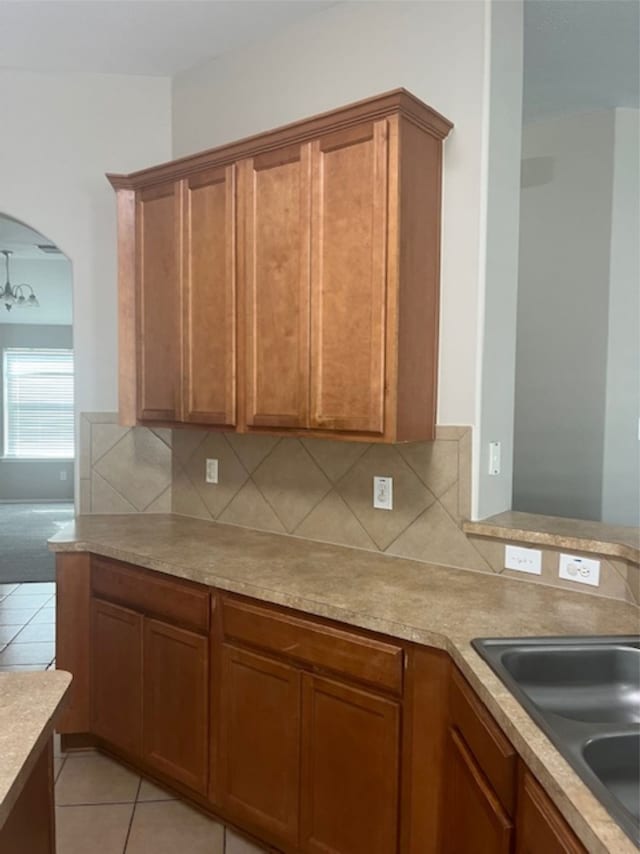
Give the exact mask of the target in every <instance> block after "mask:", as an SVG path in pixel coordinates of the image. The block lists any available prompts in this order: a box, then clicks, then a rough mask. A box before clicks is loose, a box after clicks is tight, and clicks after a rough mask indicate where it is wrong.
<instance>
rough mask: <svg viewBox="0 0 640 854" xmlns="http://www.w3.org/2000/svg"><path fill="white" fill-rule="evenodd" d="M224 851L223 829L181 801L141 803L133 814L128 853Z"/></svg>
mask: <svg viewBox="0 0 640 854" xmlns="http://www.w3.org/2000/svg"><path fill="white" fill-rule="evenodd" d="M150 852H153V854H176V852H185V854H186V852H189V854H223V852H224V828H223V826H222V825H221V824H219V823H218V822H216V821H214V820H213V819H210V818H207V816H205V815H202V813H199V812H196V810H194V809H192V808H191V807H189V806H187V805H186V804H184V803H182V802H181V801H163V802H161V803H153V802H152V803H139V804H136V809H135V812H134V814H133V821H132V823H131V831H130V833H129V841H128V842H127V854H150Z"/></svg>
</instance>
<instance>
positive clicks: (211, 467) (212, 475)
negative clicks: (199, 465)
mask: <svg viewBox="0 0 640 854" xmlns="http://www.w3.org/2000/svg"><path fill="white" fill-rule="evenodd" d="M204 479H205V480H206V482H207V483H217V482H218V461H217V460H207V467H206V469H205V475H204Z"/></svg>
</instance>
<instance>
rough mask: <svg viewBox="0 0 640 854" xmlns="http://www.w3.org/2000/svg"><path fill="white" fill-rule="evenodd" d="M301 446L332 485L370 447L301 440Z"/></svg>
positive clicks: (356, 444)
mask: <svg viewBox="0 0 640 854" xmlns="http://www.w3.org/2000/svg"><path fill="white" fill-rule="evenodd" d="M302 444H303V445H304V446H305V448H306V449H307V451H309V453H310V454H311V456H312V457H313V459H314V460H315V461H316V462H317V463H318V465H319V466H320V468H321V469H322V471H323V472H324V473H325V474H326V476H327V477H328V478H329V480H330V481H331V482H332V483H336V482H337V481H338V480H340V478H341V477H344V475H345V474H346V473H347V472H348V471H349V469H350V468H351V467H352V466H353V465H354V463H356V462H357V460H359V459H360V457H361V456H362V455H363V454H364V453H365V451H366V450H367V449H368V448H369V447H370V445H368V444H364V443H361V442H333V441H331V440H329V439H302Z"/></svg>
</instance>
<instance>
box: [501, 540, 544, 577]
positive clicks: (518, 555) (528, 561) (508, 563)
mask: <svg viewBox="0 0 640 854" xmlns="http://www.w3.org/2000/svg"><path fill="white" fill-rule="evenodd" d="M504 566H505V569H515V571H516V572H528V573H529V574H530V575H542V552H541V551H540V549H525V548H523V547H522V546H505V549H504Z"/></svg>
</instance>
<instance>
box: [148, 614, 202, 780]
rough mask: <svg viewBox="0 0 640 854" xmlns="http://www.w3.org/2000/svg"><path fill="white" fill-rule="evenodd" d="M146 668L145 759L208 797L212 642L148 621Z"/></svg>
mask: <svg viewBox="0 0 640 854" xmlns="http://www.w3.org/2000/svg"><path fill="white" fill-rule="evenodd" d="M143 667H144V676H143V680H144V683H143V684H144V691H143V719H142V720H143V725H142V732H143V755H144V759H145V760H146V761H147V762H148V763H149V765H152V766H153V767H155V768H157V769H158V770H159V771H161V772H162V773H163V774H166V775H167V776H168V777H171V778H172V779H174V780H179V781H180V782H181V783H184V784H185V785H186V786H189V787H190V788H191V789H194V790H195V791H197V792H202V793H206V791H207V782H208V772H209V731H208V721H209V700H208V691H209V656H208V639H207V638H206V637H204V636H202V635H198V634H195V633H194V632H189V631H187V630H186V629H179V628H176V627H175V626H170V625H167V623H162V622H160V621H158V620H150V619H145V622H144V656H143Z"/></svg>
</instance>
